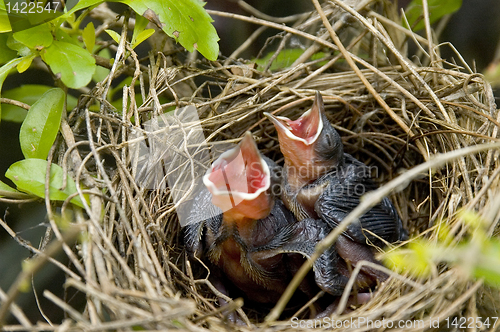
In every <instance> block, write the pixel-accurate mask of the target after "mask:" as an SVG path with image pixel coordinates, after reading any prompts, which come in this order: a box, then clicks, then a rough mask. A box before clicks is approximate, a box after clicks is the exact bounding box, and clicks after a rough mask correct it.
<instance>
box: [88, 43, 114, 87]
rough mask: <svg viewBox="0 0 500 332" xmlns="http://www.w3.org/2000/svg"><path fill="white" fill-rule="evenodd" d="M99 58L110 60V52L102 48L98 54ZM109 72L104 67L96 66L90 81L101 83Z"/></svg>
mask: <svg viewBox="0 0 500 332" xmlns="http://www.w3.org/2000/svg"><path fill="white" fill-rule="evenodd" d="M99 56H102V57H103V58H106V59H110V58H111V52H110V51H109V49H107V48H103V49H102V50H101V51H100V52H99ZM110 71H111V70H109V69H108V68H105V67H101V66H97V68H96V69H95V73H94V75H93V76H92V80H93V81H94V82H102V81H104V79H105V78H106V77H107V76H108V75H109V73H110Z"/></svg>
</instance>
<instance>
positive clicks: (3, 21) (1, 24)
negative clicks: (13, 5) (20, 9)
mask: <svg viewBox="0 0 500 332" xmlns="http://www.w3.org/2000/svg"><path fill="white" fill-rule="evenodd" d="M9 31H12V27H11V26H10V20H9V16H8V14H7V11H6V8H5V3H4V1H0V33H3V32H9Z"/></svg>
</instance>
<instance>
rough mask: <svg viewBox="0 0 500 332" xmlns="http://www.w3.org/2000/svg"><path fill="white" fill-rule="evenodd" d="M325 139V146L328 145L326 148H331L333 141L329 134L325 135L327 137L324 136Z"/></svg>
mask: <svg viewBox="0 0 500 332" xmlns="http://www.w3.org/2000/svg"><path fill="white" fill-rule="evenodd" d="M325 138H326V144H328V146H330V147H331V146H333V141H332V137H331V135H330V134H327V135H326V136H325Z"/></svg>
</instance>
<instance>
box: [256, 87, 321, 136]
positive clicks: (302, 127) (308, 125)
mask: <svg viewBox="0 0 500 332" xmlns="http://www.w3.org/2000/svg"><path fill="white" fill-rule="evenodd" d="M322 112H324V104H323V98H322V97H321V94H320V93H319V92H316V97H315V98H314V104H313V106H312V108H311V109H310V110H308V111H307V112H305V113H304V114H302V116H301V117H300V118H298V119H297V120H295V121H292V120H290V119H288V118H286V117H283V116H274V115H272V114H269V113H267V112H265V113H264V115H265V116H266V117H267V118H268V119H269V120H271V122H272V123H273V124H274V126H275V127H276V130H277V131H278V135H279V138H280V141H281V140H282V139H283V140H293V141H297V142H302V143H304V144H305V145H306V146H309V145H312V144H314V142H316V140H317V139H318V137H319V135H320V133H321V130H322V129H323V119H322V117H321V113H322Z"/></svg>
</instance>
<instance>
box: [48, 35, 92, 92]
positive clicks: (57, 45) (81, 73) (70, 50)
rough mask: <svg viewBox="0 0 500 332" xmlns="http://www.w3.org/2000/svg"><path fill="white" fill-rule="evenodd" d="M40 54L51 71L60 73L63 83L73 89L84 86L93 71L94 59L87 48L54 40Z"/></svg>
mask: <svg viewBox="0 0 500 332" xmlns="http://www.w3.org/2000/svg"><path fill="white" fill-rule="evenodd" d="M41 55H42V59H43V60H44V61H45V62H46V63H47V64H48V65H49V66H50V69H51V70H52V72H54V74H60V75H61V80H62V81H63V83H64V84H66V85H67V86H68V87H70V88H73V89H78V88H81V87H83V86H86V85H87V84H88V83H89V82H90V80H91V79H92V75H93V74H94V72H95V68H96V65H95V59H94V58H93V57H92V56H91V55H90V53H89V52H88V51H87V50H84V49H83V48H81V47H79V46H76V45H74V44H71V43H66V42H61V41H57V40H54V42H53V43H52V45H50V47H47V48H46V49H44V50H42V52H41Z"/></svg>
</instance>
